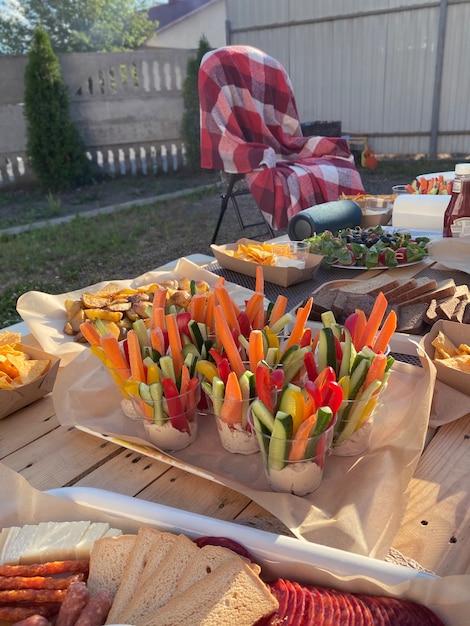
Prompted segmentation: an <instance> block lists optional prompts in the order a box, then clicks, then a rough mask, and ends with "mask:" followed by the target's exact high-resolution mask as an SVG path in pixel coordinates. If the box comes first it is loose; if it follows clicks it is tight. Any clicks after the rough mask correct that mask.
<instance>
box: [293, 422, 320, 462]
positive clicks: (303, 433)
mask: <svg viewBox="0 0 470 626" xmlns="http://www.w3.org/2000/svg"><path fill="white" fill-rule="evenodd" d="M315 421H316V414H315V413H313V414H312V415H310V416H309V417H308V419H306V420H304V421H303V422H302V423H301V424H300V426H299V428H298V429H297V433H296V434H295V437H294V440H293V441H292V443H291V448H290V452H289V461H300V460H302V459H303V458H304V454H305V451H306V449H307V444H308V436H309V433H310V431H311V430H312V427H313V425H314V424H315Z"/></svg>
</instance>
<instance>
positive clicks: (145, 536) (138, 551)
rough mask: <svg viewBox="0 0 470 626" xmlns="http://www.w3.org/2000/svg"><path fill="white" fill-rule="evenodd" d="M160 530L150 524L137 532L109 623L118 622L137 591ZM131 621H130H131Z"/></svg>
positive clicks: (108, 619)
mask: <svg viewBox="0 0 470 626" xmlns="http://www.w3.org/2000/svg"><path fill="white" fill-rule="evenodd" d="M159 534H160V531H158V530H156V529H155V528H150V527H149V526H142V527H141V528H140V529H139V532H138V533H137V538H136V540H135V544H134V548H133V550H132V551H131V553H130V555H129V558H128V560H127V562H126V564H125V570H126V575H125V576H123V577H122V579H121V584H120V585H119V588H118V590H117V592H116V595H115V597H114V600H113V605H112V607H111V610H110V611H109V614H108V618H107V620H106V623H107V624H117V623H118V620H117V619H116V618H117V617H118V615H120V614H121V613H122V611H123V610H124V609H125V608H126V606H127V605H128V603H129V602H130V600H131V598H132V597H133V596H134V594H135V591H136V585H137V581H138V580H139V578H140V576H141V574H142V572H143V571H144V568H145V565H146V563H147V558H148V555H149V552H150V547H151V545H152V544H153V542H154V541H155V540H156V539H157V537H158V536H159ZM129 623H130V622H129Z"/></svg>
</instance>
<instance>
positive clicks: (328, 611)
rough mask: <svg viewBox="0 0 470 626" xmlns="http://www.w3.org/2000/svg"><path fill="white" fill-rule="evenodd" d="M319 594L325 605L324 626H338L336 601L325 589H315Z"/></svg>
mask: <svg viewBox="0 0 470 626" xmlns="http://www.w3.org/2000/svg"><path fill="white" fill-rule="evenodd" d="M315 589H316V591H317V593H318V594H319V595H320V597H321V600H322V603H323V622H321V623H322V626H336V625H337V623H338V622H336V606H337V605H336V600H335V599H334V597H333V596H332V595H330V593H329V592H328V590H327V589H324V588H323V587H316V588H315Z"/></svg>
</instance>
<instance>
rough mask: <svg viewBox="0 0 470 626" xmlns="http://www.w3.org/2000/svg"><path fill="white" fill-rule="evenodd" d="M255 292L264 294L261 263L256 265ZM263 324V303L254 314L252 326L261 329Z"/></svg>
mask: <svg viewBox="0 0 470 626" xmlns="http://www.w3.org/2000/svg"><path fill="white" fill-rule="evenodd" d="M255 292H256V293H262V294H263V296H264V273H263V266H262V265H257V266H256V278H255ZM264 324H265V313H264V305H263V307H260V308H259V309H258V310H257V312H256V315H255V316H254V318H253V322H252V327H253V328H256V329H261V328H263V327H264Z"/></svg>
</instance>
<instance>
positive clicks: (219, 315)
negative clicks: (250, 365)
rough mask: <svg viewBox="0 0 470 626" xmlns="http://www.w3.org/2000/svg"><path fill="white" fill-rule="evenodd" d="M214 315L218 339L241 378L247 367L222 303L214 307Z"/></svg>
mask: <svg viewBox="0 0 470 626" xmlns="http://www.w3.org/2000/svg"><path fill="white" fill-rule="evenodd" d="M214 316H215V332H216V336H217V341H218V342H219V339H220V344H221V345H222V346H223V347H224V349H225V352H226V354H227V358H228V360H229V363H230V366H231V368H232V370H233V371H234V372H235V373H236V375H237V377H238V378H239V377H240V376H241V375H242V374H243V372H244V371H245V367H244V365H243V361H242V358H241V356H240V353H239V352H238V349H237V345H236V343H235V340H234V338H233V335H232V332H231V330H230V327H229V325H228V322H227V320H226V318H225V313H224V309H223V308H222V305H220V304H217V305H216V306H215V307H214Z"/></svg>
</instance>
